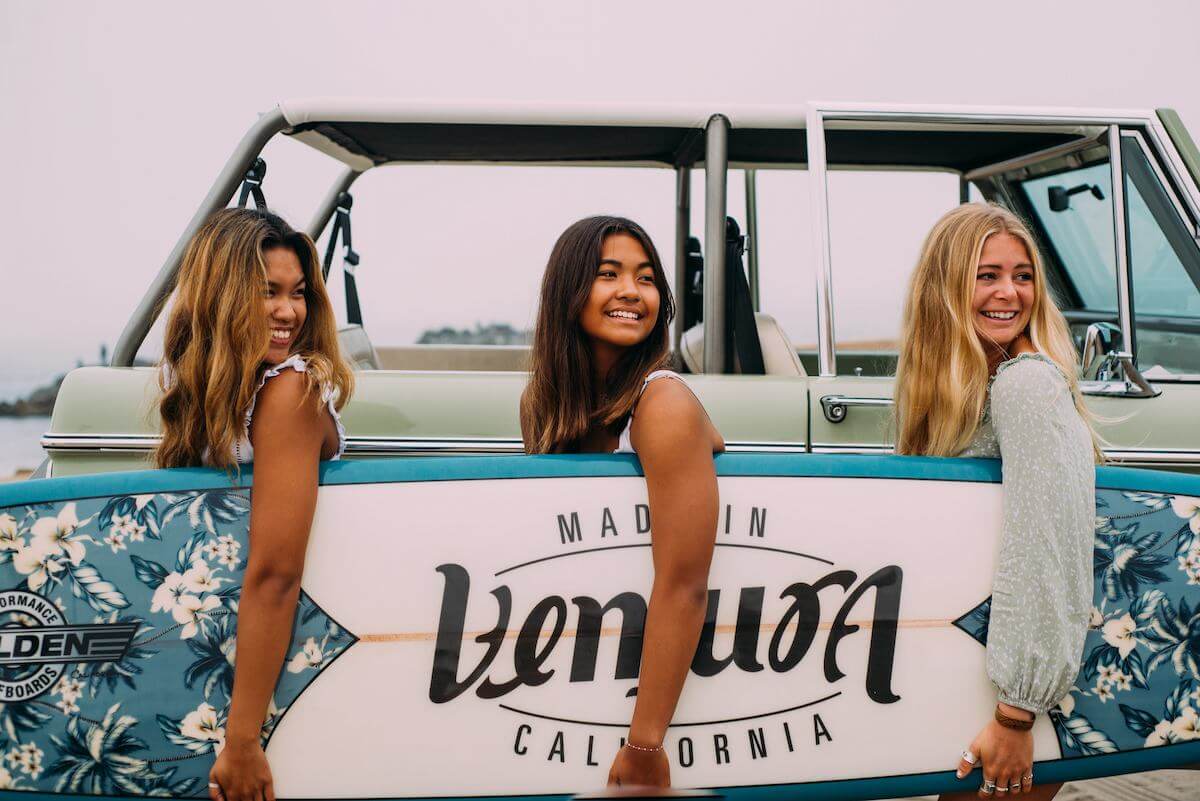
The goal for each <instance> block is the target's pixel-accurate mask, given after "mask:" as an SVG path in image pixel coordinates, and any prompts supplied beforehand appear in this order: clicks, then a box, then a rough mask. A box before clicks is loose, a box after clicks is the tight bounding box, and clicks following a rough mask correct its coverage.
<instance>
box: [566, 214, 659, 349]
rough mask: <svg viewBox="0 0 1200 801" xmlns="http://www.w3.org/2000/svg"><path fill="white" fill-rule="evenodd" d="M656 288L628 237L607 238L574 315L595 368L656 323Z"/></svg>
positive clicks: (650, 267)
mask: <svg viewBox="0 0 1200 801" xmlns="http://www.w3.org/2000/svg"><path fill="white" fill-rule="evenodd" d="M659 301H660V298H659V292H658V286H657V285H656V284H655V283H654V267H653V265H652V264H651V263H650V257H649V256H648V255H647V254H646V250H645V248H643V247H642V245H641V243H640V242H638V241H637V239H635V238H633V237H632V236H630V235H629V234H610V235H609V236H607V237H605V239H604V243H603V245H602V246H601V249H600V263H599V264H598V265H597V266H596V274H595V277H594V278H593V280H592V290H591V293H590V294H589V295H588V299H587V302H586V303H585V304H584V307H583V311H582V313H580V315H579V327H580V328H582V329H583V333H584V334H586V335H587V337H588V340H589V341H590V342H591V346H592V353H593V355H594V356H595V357H596V359H597V364H602V365H604V366H605V367H606V368H607V367H610V366H611V365H612V363H613V361H615V359H616V356H618V355H619V354H620V352H621V351H623V350H625V349H626V348H629V347H632V346H634V345H637V344H638V343H639V342H642V341H643V340H645V339H646V337H648V336H649V335H650V332H651V331H652V330H654V324H655V323H656V322H657V321H658V307H659Z"/></svg>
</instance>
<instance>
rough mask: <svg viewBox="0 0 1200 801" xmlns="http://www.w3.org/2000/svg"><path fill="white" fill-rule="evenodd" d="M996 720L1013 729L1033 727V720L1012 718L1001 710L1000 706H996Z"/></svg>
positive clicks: (1025, 729) (1026, 729) (1022, 729)
mask: <svg viewBox="0 0 1200 801" xmlns="http://www.w3.org/2000/svg"><path fill="white" fill-rule="evenodd" d="M996 722H997V723H999V724H1000V725H1001V726H1003V727H1004V728H1006V729H1013V730H1015V731H1029V730H1030V729H1032V728H1033V720H1022V719H1021V718H1010V717H1009V716H1008V715H1006V714H1004V713H1003V712H1001V711H1000V707H996Z"/></svg>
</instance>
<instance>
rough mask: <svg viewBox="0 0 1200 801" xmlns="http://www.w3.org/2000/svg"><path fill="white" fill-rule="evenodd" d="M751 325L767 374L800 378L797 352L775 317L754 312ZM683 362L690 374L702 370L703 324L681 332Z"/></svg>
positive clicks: (801, 369)
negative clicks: (756, 330) (760, 348)
mask: <svg viewBox="0 0 1200 801" xmlns="http://www.w3.org/2000/svg"><path fill="white" fill-rule="evenodd" d="M754 326H755V328H757V329H758V341H759V343H760V344H761V345H762V353H763V367H764V368H766V372H767V375H792V376H799V377H803V376H805V375H807V373H805V372H804V365H803V364H801V363H800V357H799V356H797V355H796V349H795V348H794V347H793V346H792V342H791V340H789V339H788V338H787V334H785V333H783V329H782V328H780V327H779V323H777V322H775V318H774V317H772V316H771V315H769V314H763V313H762V312H755V313H754ZM679 350H680V354H681V355H682V356H683V363H684V364H686V365H687V369H688V370H689V371H690V372H693V373H703V372H704V323H700V324H699V325H694V326H692V327H691V328H689V329H688V330H687V331H684V332H683V337H682V339H681V340H680V343H679Z"/></svg>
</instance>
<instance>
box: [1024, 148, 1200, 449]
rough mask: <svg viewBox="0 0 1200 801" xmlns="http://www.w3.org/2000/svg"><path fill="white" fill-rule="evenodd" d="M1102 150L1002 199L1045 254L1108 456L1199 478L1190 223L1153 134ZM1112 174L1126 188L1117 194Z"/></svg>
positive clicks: (1199, 356) (1199, 389) (1198, 332)
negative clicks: (1026, 224)
mask: <svg viewBox="0 0 1200 801" xmlns="http://www.w3.org/2000/svg"><path fill="white" fill-rule="evenodd" d="M1114 138H1115V140H1119V142H1120V145H1119V153H1118V156H1119V157H1118V159H1117V160H1116V164H1115V165H1114V164H1113V159H1112V157H1111V155H1112V151H1113V150H1114V148H1113V146H1112V145H1113V141H1114ZM1104 141H1105V143H1106V145H1105V146H1104V147H1101V148H1097V149H1095V150H1094V151H1093V156H1092V158H1090V159H1088V158H1082V159H1080V160H1078V161H1077V162H1076V163H1075V164H1074V165H1072V166H1068V167H1065V168H1062V169H1053V170H1050V171H1046V172H1043V173H1041V174H1038V173H1037V172H1036V171H1035V172H1033V173H1026V174H1024V175H1008V176H1005V177H1004V178H1003V180H1002V182H1001V186H1000V189H1001V194H1002V195H1003V196H1004V197H1005V198H1006V199H1007V200H1008V201H1009V202H1010V203H1011V204H1012V205H1013V206H1014V207H1015V208H1016V209H1017V210H1018V211H1020V212H1021V213H1023V215H1024V216H1025V217H1026V218H1027V219H1028V220H1029V221H1030V223H1031V225H1032V226H1033V228H1034V229H1035V233H1036V234H1037V235H1038V237H1039V239H1040V240H1041V241H1042V242H1043V246H1044V249H1045V250H1046V260H1047V269H1048V270H1050V271H1051V272H1053V273H1054V275H1055V276H1056V277H1057V281H1058V284H1059V285H1058V287H1057V289H1058V292H1057V293H1056V294H1057V295H1058V297H1059V302H1060V305H1061V307H1062V309H1063V312H1064V314H1065V315H1066V316H1067V318H1068V321H1069V323H1070V325H1071V330H1072V333H1073V334H1074V336H1075V340H1076V344H1077V346H1078V347H1079V348H1080V350H1081V351H1087V353H1086V354H1085V355H1084V358H1085V359H1086V360H1087V362H1088V363H1087V364H1082V365H1081V370H1082V375H1081V378H1082V380H1081V383H1080V387H1081V389H1082V391H1083V393H1084V395H1085V399H1086V401H1087V404H1088V407H1089V409H1091V410H1092V412H1093V413H1094V414H1095V416H1096V417H1095V425H1096V427H1097V430H1098V431H1099V432H1100V434H1101V436H1102V437H1103V438H1104V440H1105V441H1106V447H1105V451H1106V454H1107V455H1108V456H1109V458H1110V459H1112V460H1113V461H1116V462H1122V463H1127V464H1137V465H1146V466H1155V467H1166V468H1171V469H1180V470H1188V471H1196V470H1200V411H1198V410H1200V248H1198V247H1197V243H1196V237H1195V231H1196V228H1195V223H1194V221H1193V218H1192V217H1191V216H1190V213H1189V211H1188V209H1187V207H1186V206H1185V203H1184V199H1183V196H1182V195H1181V194H1179V193H1178V191H1177V189H1176V186H1175V185H1173V183H1172V182H1171V181H1170V180H1168V178H1167V173H1166V171H1165V170H1164V169H1163V164H1164V163H1165V162H1163V161H1162V155H1161V154H1159V153H1156V152H1155V150H1154V149H1153V148H1152V146H1151V144H1150V140H1149V139H1148V129H1147V128H1146V127H1140V128H1139V127H1122V128H1119V129H1118V128H1116V126H1114V127H1113V129H1112V130H1111V131H1110V132H1109V135H1108V136H1106V137H1105V139H1104ZM1114 171H1116V172H1117V173H1119V174H1120V175H1121V176H1122V180H1121V182H1120V185H1119V186H1118V190H1119V191H1113V182H1112V175H1113V173H1114ZM1072 193H1073V194H1072ZM1068 195H1069V197H1067V196H1068ZM1114 219H1117V220H1119V221H1120V222H1119V227H1118V228H1114V227H1113V222H1112V221H1113V220H1114ZM1113 231H1117V232H1119V233H1120V234H1121V235H1120V236H1115V235H1114V233H1113ZM1123 276H1124V279H1122V277H1123ZM1123 283H1124V286H1122V284H1123ZM1089 329H1090V330H1089ZM1089 334H1090V336H1089ZM1089 339H1090V340H1091V347H1087V346H1088V344H1089ZM1117 354H1127V356H1125V357H1124V360H1123V359H1122V358H1120V357H1119V356H1117Z"/></svg>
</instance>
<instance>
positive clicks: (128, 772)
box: [0, 490, 356, 798]
mask: <svg viewBox="0 0 1200 801" xmlns="http://www.w3.org/2000/svg"><path fill="white" fill-rule="evenodd" d="M249 512H250V504H249V497H248V493H247V492H246V491H245V490H206V491H200V492H188V493H158V494H144V495H123V496H116V497H108V498H95V499H88V500H77V501H68V502H61V503H50V504H36V505H31V506H17V507H8V508H0V588H3V589H19V590H24V591H27V592H33V593H37V594H39V595H42V596H43V597H45V598H47V599H49V600H50V601H52V602H53V603H54V605H55V606H56V607H57V608H58V609H59V610H60V611H61V612H62V613H63V616H64V617H65V618H66V619H67V620H68V621H70V622H72V623H136V624H137V625H138V628H137V633H136V634H135V636H134V640H133V643H132V645H131V646H130V648H129V649H128V650H127V652H126V653H125V655H124V656H123V657H122V658H121V660H120V661H117V662H92V663H85V664H73V665H68V666H67V670H66V671H65V672H64V673H63V674H62V676H61V677H59V678H58V680H57V681H56V682H55V684H54V685H53V686H52V687H51V688H50V689H49V690H47V691H46V692H45V693H43V694H41V695H40V696H38V697H36V698H34V699H32V700H29V701H26V702H24V703H0V790H6V789H13V790H30V791H41V792H57V793H70V794H73V795H78V794H94V795H109V796H115V795H155V796H162V795H170V796H184V797H188V796H190V797H198V798H206V797H207V796H208V792H207V786H206V785H207V776H208V771H209V769H210V768H211V767H212V760H213V759H214V758H215V756H216V754H217V753H219V752H220V750H221V748H222V747H223V746H224V742H225V719H226V715H227V713H228V706H229V698H230V693H231V692H232V689H233V669H234V661H235V658H236V648H235V643H236V636H237V608H238V599H239V596H240V592H241V581H242V571H243V570H244V569H245V554H246V551H247V530H248V526H249ZM0 618H2V619H0V625H11V624H13V623H17V622H21V621H17V620H15V619H12V618H13V615H12V614H9V615H0ZM26 622H28V621H26ZM355 641H356V638H355V637H354V635H353V634H351V633H350V632H348V631H346V630H345V629H343V628H342V627H341V626H339V625H338V624H337V622H336V621H334V620H333V619H331V618H330V617H329V616H328V615H327V614H325V612H324V611H323V610H322V609H321V608H320V607H319V606H317V605H316V603H314V602H313V600H312V599H311V598H309V597H308V596H307V595H306V594H305V593H303V592H301V595H300V602H299V605H298V608H297V611H296V622H295V626H294V630H293V635H292V641H291V643H290V644H289V646H288V661H286V662H285V665H284V669H283V670H282V671H281V673H280V680H279V683H278V685H277V686H276V691H275V695H274V697H273V698H272V700H271V704H270V708H269V710H268V716H267V720H266V722H265V724H264V726H263V741H264V743H265V742H266V741H267V740H268V739H269V738H270V736H271V733H272V732H273V731H274V729H275V726H276V724H277V723H278V722H279V720H280V719H281V718H282V717H283V716H284V715H285V714H286V712H287V709H288V707H289V706H290V705H291V704H292V703H294V702H295V700H296V698H297V697H298V696H299V695H300V693H301V692H303V691H304V689H305V688H306V687H307V686H308V685H309V684H311V683H312V682H313V681H314V680H315V679H316V677H317V676H318V675H319V674H320V672H321V671H322V670H324V669H325V668H326V667H328V666H329V664H330V663H331V662H333V660H335V659H336V658H337V657H338V656H340V655H341V654H342V653H343V652H344V651H345V650H346V649H347V648H348V647H350V646H351V645H352V644H353V643H354V642H355ZM293 654H297V655H303V659H299V660H298V659H297V658H293V657H292V655H293ZM17 670H18V669H17V668H11V667H0V674H3V675H4V677H5V678H12V677H14V676H15V675H16V673H15V671H17Z"/></svg>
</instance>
